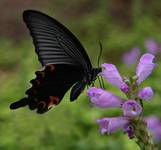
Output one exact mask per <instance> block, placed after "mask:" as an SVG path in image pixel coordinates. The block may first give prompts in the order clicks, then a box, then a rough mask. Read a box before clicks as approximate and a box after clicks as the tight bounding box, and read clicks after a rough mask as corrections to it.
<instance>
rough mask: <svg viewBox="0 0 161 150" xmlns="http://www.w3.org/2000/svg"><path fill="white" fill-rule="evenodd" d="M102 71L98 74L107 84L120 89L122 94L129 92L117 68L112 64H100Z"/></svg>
mask: <svg viewBox="0 0 161 150" xmlns="http://www.w3.org/2000/svg"><path fill="white" fill-rule="evenodd" d="M102 67H104V71H103V72H101V73H100V75H102V76H103V77H104V78H105V79H106V80H107V81H108V82H109V83H111V84H112V85H114V86H117V87H118V88H120V89H121V90H122V91H123V92H125V93H127V92H128V90H129V87H128V85H127V84H126V83H125V82H124V81H123V80H122V77H121V76H120V74H119V72H118V70H117V68H116V66H115V65H113V64H106V63H105V64H102Z"/></svg>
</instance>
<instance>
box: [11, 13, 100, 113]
mask: <svg viewBox="0 0 161 150" xmlns="http://www.w3.org/2000/svg"><path fill="white" fill-rule="evenodd" d="M23 20H24V22H25V24H26V26H27V28H28V29H29V31H30V34H31V36H32V38H33V43H34V46H35V51H36V53H37V55H38V59H39V61H40V63H41V64H42V66H43V69H42V70H40V71H36V72H35V75H36V77H35V79H33V80H31V81H30V82H31V84H32V87H31V88H29V89H28V90H27V91H26V95H27V96H26V97H24V98H22V99H20V100H19V101H16V102H14V103H12V104H11V105H10V108H11V109H17V108H20V107H24V106H26V105H28V106H29V109H31V110H36V112H37V113H45V112H47V111H48V110H50V109H51V107H52V106H53V105H58V104H59V103H60V102H61V100H62V99H63V97H64V95H65V93H66V92H67V91H68V90H69V89H70V88H71V87H72V89H71V93H70V101H74V100H76V99H77V98H78V96H79V95H80V94H81V92H82V91H83V90H84V88H85V86H86V85H91V83H92V82H93V81H95V80H96V77H97V74H98V73H99V72H101V68H99V67H98V68H93V67H92V65H91V62H90V59H89V57H88V55H87V53H86V51H85V49H84V48H83V46H82V44H81V43H80V42H79V40H78V39H77V38H76V37H75V36H74V35H73V33H71V32H70V31H69V30H68V29H67V28H66V27H65V26H64V25H62V24H61V23H59V22H58V21H57V20H55V19H54V18H52V17H50V16H48V15H46V14H44V13H42V12H39V11H35V10H25V11H24V12H23Z"/></svg>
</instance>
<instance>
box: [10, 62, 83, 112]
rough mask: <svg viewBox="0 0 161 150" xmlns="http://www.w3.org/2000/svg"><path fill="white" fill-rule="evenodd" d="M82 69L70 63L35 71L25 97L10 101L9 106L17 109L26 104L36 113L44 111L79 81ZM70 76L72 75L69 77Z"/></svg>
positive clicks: (57, 102) (55, 103)
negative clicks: (13, 101)
mask: <svg viewBox="0 0 161 150" xmlns="http://www.w3.org/2000/svg"><path fill="white" fill-rule="evenodd" d="M81 72H82V70H80V69H78V68H76V67H75V66H71V65H64V64H61V65H60V64H56V65H48V66H46V67H45V69H44V70H42V71H37V72H36V73H35V74H36V78H35V79H33V80H31V81H30V82H31V83H32V87H31V88H30V89H28V90H27V91H26V94H27V97H25V98H23V99H21V100H19V101H17V102H15V103H12V104H11V106H10V108H11V109H17V108H19V107H23V106H26V105H28V106H29V108H30V109H31V110H35V109H36V110H37V113H45V112H46V111H48V110H49V109H50V108H51V107H52V106H53V105H58V104H59V103H60V101H61V100H62V98H63V96H64V95H65V93H66V91H67V90H68V89H69V88H70V87H71V86H72V85H73V84H74V83H75V82H77V81H80V80H81V79H82V77H83V76H81ZM71 76H72V77H71Z"/></svg>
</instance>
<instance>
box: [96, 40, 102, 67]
mask: <svg viewBox="0 0 161 150" xmlns="http://www.w3.org/2000/svg"><path fill="white" fill-rule="evenodd" d="M99 46H100V53H99V56H98V61H97V66H98V67H99V66H100V58H101V55H102V43H101V42H100V41H99Z"/></svg>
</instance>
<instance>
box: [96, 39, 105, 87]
mask: <svg viewBox="0 0 161 150" xmlns="http://www.w3.org/2000/svg"><path fill="white" fill-rule="evenodd" d="M99 46H100V53H99V56H98V61H97V66H98V67H99V66H100V58H101V56H102V51H103V47H102V43H101V42H100V41H99ZM98 81H99V84H100V87H101V88H105V85H104V82H103V78H102V76H101V77H100V78H99V77H98Z"/></svg>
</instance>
